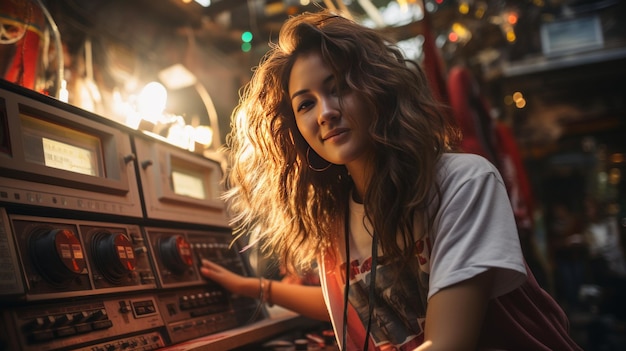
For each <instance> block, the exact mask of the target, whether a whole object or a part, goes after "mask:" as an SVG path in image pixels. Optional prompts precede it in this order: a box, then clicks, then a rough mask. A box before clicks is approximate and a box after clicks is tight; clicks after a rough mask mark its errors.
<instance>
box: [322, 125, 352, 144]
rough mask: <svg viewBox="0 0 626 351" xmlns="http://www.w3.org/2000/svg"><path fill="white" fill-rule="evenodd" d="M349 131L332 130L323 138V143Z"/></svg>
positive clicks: (341, 129)
mask: <svg viewBox="0 0 626 351" xmlns="http://www.w3.org/2000/svg"><path fill="white" fill-rule="evenodd" d="M348 130H349V129H348V128H335V129H333V130H331V131H330V132H328V133H326V134H325V135H324V136H323V137H322V141H326V140H328V139H330V138H332V137H335V136H337V135H339V134H343V133H346V132H347V131H348Z"/></svg>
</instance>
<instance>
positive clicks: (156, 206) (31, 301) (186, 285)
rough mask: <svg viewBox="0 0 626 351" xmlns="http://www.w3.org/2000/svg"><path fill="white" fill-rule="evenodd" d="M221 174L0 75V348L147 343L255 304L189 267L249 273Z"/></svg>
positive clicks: (203, 329)
mask: <svg viewBox="0 0 626 351" xmlns="http://www.w3.org/2000/svg"><path fill="white" fill-rule="evenodd" d="M3 135H4V136H7V137H2V136H3ZM8 136H10V138H9V137H8ZM135 153H136V154H135ZM140 160H141V162H140ZM221 175H222V173H221V166H220V163H218V162H216V161H214V160H211V159H208V158H205V157H202V156H200V155H197V154H193V153H189V152H187V151H185V150H182V149H179V148H177V147H175V146H172V145H169V144H166V143H165V142H163V141H161V140H157V139H152V138H150V137H149V136H147V135H144V134H143V133H140V132H137V131H134V130H130V129H128V128H127V127H125V126H121V125H117V124H115V122H113V121H110V120H106V119H104V118H101V117H100V116H96V115H93V114H90V113H88V112H86V111H82V110H80V109H77V108H76V107H73V106H70V105H67V104H64V103H61V102H59V101H57V100H54V99H51V98H49V97H46V96H43V95H39V94H36V93H35V92H32V91H29V90H25V89H22V88H20V87H17V86H13V85H10V84H9V83H7V82H3V81H0V351H52V350H64V351H87V350H88V351H118V350H119V351H122V350H123V351H133V350H141V351H146V350H156V349H159V348H162V347H165V346H170V345H173V344H176V343H179V342H182V341H186V340H190V339H193V338H197V337H201V336H206V335H209V334H212V333H216V332H220V331H225V330H228V329H231V328H235V327H239V326H243V325H246V324H248V323H250V322H252V321H257V320H260V319H262V318H265V317H266V316H267V315H266V313H265V312H264V311H262V313H259V311H261V309H259V307H260V306H259V303H258V301H256V300H255V299H251V298H244V297H241V296H235V295H233V294H231V293H229V292H228V291H226V290H225V289H223V288H222V287H221V286H218V285H217V284H215V283H212V282H210V281H208V280H206V279H204V278H203V277H202V276H201V274H200V271H199V266H200V265H201V260H202V259H203V258H207V259H210V260H212V261H214V262H216V263H218V264H221V265H223V266H224V267H226V268H228V269H230V270H232V271H234V272H237V273H239V274H242V275H249V274H250V270H249V269H248V265H247V261H246V260H245V257H244V256H243V255H241V254H240V253H239V247H238V245H237V243H236V242H233V236H232V233H231V229H230V228H229V226H228V220H227V217H226V214H225V207H226V206H225V204H223V203H222V202H221V200H220V192H221V191H220V185H219V182H220V178H221Z"/></svg>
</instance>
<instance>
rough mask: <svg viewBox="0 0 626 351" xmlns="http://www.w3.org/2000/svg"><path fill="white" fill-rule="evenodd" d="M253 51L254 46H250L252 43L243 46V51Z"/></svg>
mask: <svg viewBox="0 0 626 351" xmlns="http://www.w3.org/2000/svg"><path fill="white" fill-rule="evenodd" d="M251 49H252V44H250V43H242V44H241V51H243V52H248V51H250V50H251Z"/></svg>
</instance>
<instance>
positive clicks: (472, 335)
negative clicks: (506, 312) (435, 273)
mask: <svg viewBox="0 0 626 351" xmlns="http://www.w3.org/2000/svg"><path fill="white" fill-rule="evenodd" d="M493 276H494V272H493V270H488V271H487V272H484V273H481V274H479V275H477V276H475V277H473V278H470V279H468V280H465V281H462V282H460V283H458V284H454V285H452V286H450V287H447V288H445V289H442V290H440V291H439V292H437V293H436V294H435V295H433V296H432V297H431V298H430V300H429V301H428V307H427V310H426V327H425V340H426V341H427V342H428V343H429V344H430V345H429V346H426V345H424V346H425V347H424V348H421V347H420V348H418V349H417V350H428V351H435V350H456V351H462V350H475V349H476V346H477V343H478V338H479V336H480V331H481V329H482V325H483V322H484V318H485V313H486V311H487V304H488V303H489V292H490V290H491V286H492V284H493V279H494V278H493Z"/></svg>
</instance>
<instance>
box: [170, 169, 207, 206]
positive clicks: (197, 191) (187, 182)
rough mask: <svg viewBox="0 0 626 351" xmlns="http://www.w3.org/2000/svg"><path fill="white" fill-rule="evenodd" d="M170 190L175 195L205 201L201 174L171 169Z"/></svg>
mask: <svg viewBox="0 0 626 351" xmlns="http://www.w3.org/2000/svg"><path fill="white" fill-rule="evenodd" d="M172 188H173V190H174V193H175V194H177V195H182V196H189V197H193V198H195V199H201V200H204V199H206V191H205V188H204V177H203V175H202V174H201V173H197V172H190V171H188V170H184V171H183V170H180V169H172Z"/></svg>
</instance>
